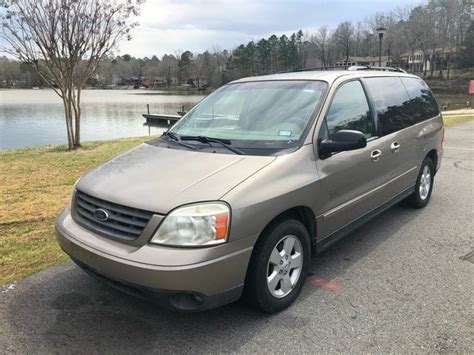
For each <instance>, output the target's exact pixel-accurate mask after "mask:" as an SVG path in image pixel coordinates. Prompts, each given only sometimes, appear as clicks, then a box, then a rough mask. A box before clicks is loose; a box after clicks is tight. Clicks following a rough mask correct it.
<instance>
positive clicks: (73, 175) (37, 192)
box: [0, 114, 474, 284]
mask: <svg viewBox="0 0 474 355" xmlns="http://www.w3.org/2000/svg"><path fill="white" fill-rule="evenodd" d="M470 120H474V114H467V115H445V116H444V123H445V126H447V127H449V126H453V125H455V124H459V123H462V122H466V121H470ZM148 139H149V137H141V138H127V139H118V140H113V141H104V142H90V143H85V144H84V146H83V148H82V149H80V150H78V151H74V152H68V151H66V147H65V146H46V147H39V148H29V149H17V150H7V151H0V266H1V268H0V284H4V283H7V282H10V281H12V280H15V279H17V278H20V277H24V276H26V275H29V274H32V273H34V272H36V271H39V270H41V269H44V268H45V267H47V266H50V265H54V264H57V263H60V262H62V261H65V260H67V257H66V255H65V254H64V253H63V252H62V251H61V250H60V248H59V246H58V245H57V243H56V239H55V234H54V219H55V217H56V216H57V214H58V213H59V211H60V210H61V209H62V208H63V207H64V206H65V205H67V204H68V203H69V199H70V194H71V192H72V186H73V184H74V182H75V181H76V180H77V178H78V177H79V176H81V175H82V174H83V173H84V172H85V171H87V170H89V169H90V168H91V167H93V166H94V165H96V164H98V163H100V162H102V161H104V160H106V159H108V158H110V157H112V156H114V155H116V154H118V153H119V152H121V151H124V150H126V149H128V148H131V147H133V146H135V145H137V144H139V143H141V142H143V141H145V140H148Z"/></svg>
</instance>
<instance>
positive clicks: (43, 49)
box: [0, 0, 143, 150]
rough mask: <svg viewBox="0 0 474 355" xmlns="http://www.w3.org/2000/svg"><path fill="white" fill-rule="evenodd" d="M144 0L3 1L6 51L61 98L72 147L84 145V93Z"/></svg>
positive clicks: (127, 35) (0, 33)
mask: <svg viewBox="0 0 474 355" xmlns="http://www.w3.org/2000/svg"><path fill="white" fill-rule="evenodd" d="M142 2H143V0H124V1H120V0H0V4H1V5H2V7H3V8H4V13H3V15H2V22H3V23H2V25H3V26H2V28H1V29H0V38H2V39H3V40H4V41H5V43H6V46H5V47H4V48H2V49H3V51H5V52H7V53H9V54H10V55H13V56H15V57H16V58H17V59H19V60H20V61H22V62H24V63H27V64H29V65H31V66H32V67H33V68H34V69H35V70H36V72H37V73H38V74H39V75H40V76H41V77H42V78H43V80H44V81H45V82H46V83H47V84H48V85H49V86H50V87H51V88H52V89H53V90H54V91H55V92H56V93H57V94H58V95H59V96H60V97H61V99H62V100H63V104H64V111H65V118H66V127H67V138H68V146H69V149H70V150H72V149H76V148H78V147H80V145H81V140H80V139H81V90H82V88H83V87H84V85H85V83H86V81H87V79H88V78H89V77H90V76H91V75H92V74H93V73H94V72H95V71H96V69H97V67H98V65H99V63H100V61H101V60H102V59H103V58H105V57H106V56H107V55H108V54H110V53H111V51H112V50H113V49H114V48H116V46H117V44H118V43H119V42H120V41H121V40H123V39H130V30H131V29H132V28H133V27H135V26H136V25H137V24H136V23H134V22H131V21H130V20H131V18H132V16H136V15H138V11H139V9H140V5H141V4H142Z"/></svg>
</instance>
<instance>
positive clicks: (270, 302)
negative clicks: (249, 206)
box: [244, 219, 311, 313]
mask: <svg viewBox="0 0 474 355" xmlns="http://www.w3.org/2000/svg"><path fill="white" fill-rule="evenodd" d="M288 250H290V251H289V252H288ZM277 253H278V254H277ZM310 258H311V244H310V239H309V234H308V231H307V230H306V228H305V226H304V225H303V224H302V223H301V222H299V221H297V220H295V219H284V220H280V221H279V222H277V223H275V224H273V225H272V226H271V227H270V228H268V229H267V230H266V231H265V232H264V233H263V234H262V235H261V236H260V238H259V240H258V242H257V244H256V245H255V248H254V251H253V253H252V257H251V259H250V264H249V268H248V271H247V277H246V280H245V289H244V299H245V300H246V301H247V302H248V303H250V304H251V305H252V306H254V307H256V308H258V309H260V310H262V311H264V312H267V313H276V312H279V311H281V310H283V309H285V308H286V307H288V306H289V305H291V304H292V303H293V302H294V301H295V299H296V298H297V297H298V295H299V293H300V291H301V289H302V288H303V285H304V281H305V278H306V274H307V273H308V269H309V265H310ZM301 259H302V260H301ZM270 280H271V281H270ZM270 288H272V291H271V290H270Z"/></svg>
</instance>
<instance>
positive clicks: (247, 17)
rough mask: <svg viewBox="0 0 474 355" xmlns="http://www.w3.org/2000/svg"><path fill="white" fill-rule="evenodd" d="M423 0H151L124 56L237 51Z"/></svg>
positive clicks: (122, 49) (122, 48)
mask: <svg viewBox="0 0 474 355" xmlns="http://www.w3.org/2000/svg"><path fill="white" fill-rule="evenodd" d="M420 2H423V1H422V0H254V1H252V0H232V1H231V0H186V1H184V0H147V1H146V3H145V4H144V5H143V7H142V13H141V16H140V18H139V19H138V21H139V22H140V26H139V27H138V28H136V29H135V30H134V32H133V39H132V40H131V41H130V42H124V43H122V44H121V46H120V54H126V53H128V54H131V55H133V56H138V57H144V56H149V57H150V56H152V55H154V54H155V55H158V56H159V57H161V56H162V55H163V54H165V53H172V54H174V53H175V52H176V51H184V50H191V51H192V52H202V51H204V50H206V49H209V50H212V49H213V48H215V47H217V48H220V49H232V48H233V47H235V46H236V45H239V44H241V43H247V42H249V41H251V40H255V39H259V38H261V37H266V36H269V35H271V34H273V33H276V34H282V33H292V32H294V31H297V30H299V29H302V30H303V31H310V32H311V31H312V30H314V29H316V28H318V27H320V26H322V25H326V26H328V27H335V26H337V24H338V23H340V22H342V21H352V22H353V23H356V22H357V21H358V20H363V19H364V18H365V17H367V16H370V15H373V14H375V13H376V12H379V11H387V10H392V9H395V8H396V7H397V6H407V5H417V4H419V3H420Z"/></svg>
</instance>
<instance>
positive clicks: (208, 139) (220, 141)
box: [181, 136, 244, 155]
mask: <svg viewBox="0 0 474 355" xmlns="http://www.w3.org/2000/svg"><path fill="white" fill-rule="evenodd" d="M181 140H183V141H198V142H201V143H208V144H210V143H217V144H219V145H220V146H221V147H224V148H226V149H228V150H230V151H231V152H234V153H235V154H239V155H242V154H244V152H243V151H241V150H240V149H237V148H233V147H231V146H230V145H231V144H232V142H231V141H230V140H228V139H221V138H212V137H206V136H181Z"/></svg>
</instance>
